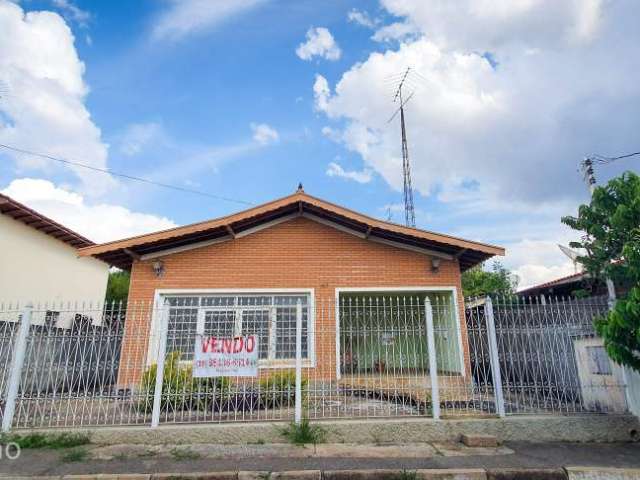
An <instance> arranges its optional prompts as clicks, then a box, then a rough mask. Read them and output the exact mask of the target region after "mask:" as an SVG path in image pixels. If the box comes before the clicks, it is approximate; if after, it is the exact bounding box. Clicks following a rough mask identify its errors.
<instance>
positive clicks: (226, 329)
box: [204, 310, 236, 337]
mask: <svg viewBox="0 0 640 480" xmlns="http://www.w3.org/2000/svg"><path fill="white" fill-rule="evenodd" d="M235 330H236V312H235V310H221V311H208V312H205V314H204V334H205V335H215V336H217V337H233V336H234V335H235Z"/></svg>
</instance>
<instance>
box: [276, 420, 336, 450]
mask: <svg viewBox="0 0 640 480" xmlns="http://www.w3.org/2000/svg"><path fill="white" fill-rule="evenodd" d="M326 434H327V432H326V430H325V429H324V428H322V427H321V426H320V425H311V423H310V422H309V419H308V418H303V419H302V422H300V424H297V423H291V424H289V426H288V427H287V428H285V429H283V430H282V435H283V436H284V437H285V438H287V439H288V440H289V441H290V442H291V443H293V444H295V445H306V444H308V443H311V444H313V445H316V444H318V443H322V442H324V439H325V436H326Z"/></svg>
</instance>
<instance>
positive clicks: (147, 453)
mask: <svg viewBox="0 0 640 480" xmlns="http://www.w3.org/2000/svg"><path fill="white" fill-rule="evenodd" d="M156 455H158V452H156V451H155V450H147V451H145V452H141V453H139V454H138V458H151V457H155V456H156Z"/></svg>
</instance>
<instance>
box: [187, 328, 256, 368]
mask: <svg viewBox="0 0 640 480" xmlns="http://www.w3.org/2000/svg"><path fill="white" fill-rule="evenodd" d="M193 376H194V377H196V378H208V377H257V376H258V339H257V338H256V336H255V335H247V336H244V337H215V336H205V335H197V336H196V345H195V355H194V356H193Z"/></svg>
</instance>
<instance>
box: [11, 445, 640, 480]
mask: <svg viewBox="0 0 640 480" xmlns="http://www.w3.org/2000/svg"><path fill="white" fill-rule="evenodd" d="M143 448H144V447H142V446H140V445H137V446H135V447H134V446H131V445H124V446H121V447H118V446H113V445H111V446H96V445H88V446H86V447H80V450H81V451H82V450H84V455H78V456H76V458H73V459H72V460H70V458H71V456H69V455H68V453H69V452H66V451H64V450H44V449H37V450H28V449H27V450H23V451H22V454H21V455H20V457H19V458H18V459H16V460H8V459H6V458H3V459H0V475H4V476H5V477H6V476H8V477H9V478H16V477H18V476H25V475H26V476H45V475H48V476H54V477H56V478H59V476H61V475H70V474H76V475H80V474H83V475H88V474H98V473H102V474H152V473H159V472H174V473H176V474H182V475H184V474H188V473H193V472H236V473H237V472H238V471H249V472H251V471H253V472H284V471H291V470H316V471H323V472H329V471H343V470H349V471H354V470H367V471H369V470H372V469H383V470H393V471H395V472H398V471H402V470H407V471H416V470H424V469H469V468H472V469H483V470H485V469H486V470H488V471H490V472H491V471H504V470H505V469H506V470H509V469H517V470H522V469H546V470H549V469H555V471H557V469H560V468H562V467H566V466H576V465H578V466H585V467H588V466H596V467H610V468H640V444H638V443H618V444H616V443H606V444H571V443H524V442H507V443H506V444H504V445H502V446H500V447H496V448H490V447H478V448H474V447H465V446H462V445H461V444H453V443H452V444H437V443H424V444H409V445H348V444H323V445H318V446H317V447H315V448H314V447H313V446H307V447H297V446H292V445H282V444H280V445H244V446H240V445H236V446H230V445H203V444H199V445H191V446H185V445H180V446H171V445H165V446H148V447H147V449H146V450H144V449H143ZM76 450H78V449H76ZM74 451H75V450H74ZM354 474H355V472H354ZM143 478H148V477H146V476H145V477H143ZM186 478H188V477H186ZM323 478H327V476H326V475H323ZM354 478H355V477H354ZM358 478H364V477H358ZM492 478H515V477H492ZM519 478H528V477H519ZM529 478H531V477H529ZM544 478H549V477H544ZM563 478H566V477H563ZM576 478H578V477H576ZM579 478H585V479H586V478H597V477H593V476H591V477H588V476H584V477H579ZM620 478H633V477H620ZM336 480H338V479H336Z"/></svg>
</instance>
